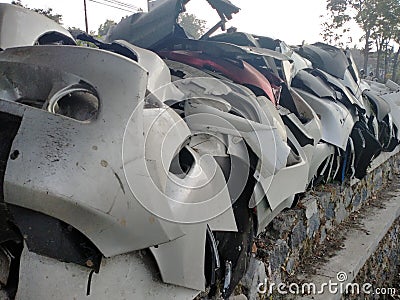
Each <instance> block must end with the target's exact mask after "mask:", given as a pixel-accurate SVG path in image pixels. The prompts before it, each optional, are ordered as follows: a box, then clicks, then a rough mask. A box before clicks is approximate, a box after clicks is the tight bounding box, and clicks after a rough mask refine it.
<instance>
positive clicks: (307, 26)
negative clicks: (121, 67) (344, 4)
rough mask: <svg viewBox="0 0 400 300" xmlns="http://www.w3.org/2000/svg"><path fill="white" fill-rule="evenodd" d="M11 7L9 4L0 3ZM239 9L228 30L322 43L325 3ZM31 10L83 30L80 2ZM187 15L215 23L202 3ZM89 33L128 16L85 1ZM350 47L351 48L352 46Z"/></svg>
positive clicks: (46, 3) (285, 0)
mask: <svg viewBox="0 0 400 300" xmlns="http://www.w3.org/2000/svg"><path fill="white" fill-rule="evenodd" d="M120 1H123V2H125V3H129V4H131V5H134V6H136V7H138V8H142V9H143V10H145V11H146V10H147V0H120ZM0 2H6V3H10V2H11V0H0ZM231 2H232V3H233V4H235V5H236V6H238V7H240V8H241V10H240V12H239V13H238V14H236V15H234V17H233V19H232V20H231V21H229V22H228V24H227V27H230V26H234V27H236V28H237V29H238V31H243V32H248V33H254V34H258V35H263V36H268V37H272V38H277V39H281V40H283V41H285V42H286V43H288V44H292V45H295V44H301V43H302V42H303V41H305V42H306V43H313V42H317V41H322V37H321V36H320V33H321V31H322V29H321V23H322V21H323V19H322V18H321V15H323V16H324V15H326V14H327V12H326V8H325V6H326V1H325V0H307V1H298V0H279V1H270V0H231ZM22 3H23V4H24V5H26V6H28V7H30V8H52V9H53V11H54V12H55V13H58V14H61V15H62V16H63V24H64V26H65V27H78V28H81V29H85V21H84V9H83V0H68V1H60V0H22ZM187 9H188V12H190V13H194V14H195V15H196V16H197V17H198V18H201V19H204V20H207V21H208V24H207V25H208V26H209V27H212V26H213V25H214V24H215V23H216V22H217V21H218V15H217V14H216V12H215V11H214V10H213V9H212V8H211V7H210V6H209V5H208V4H207V2H206V1H205V0H191V1H190V2H189V4H188V5H187ZM87 12H88V23H89V30H95V31H97V29H98V27H99V26H100V24H102V23H104V21H105V20H107V19H110V20H114V21H116V22H118V21H120V20H121V18H122V17H124V16H126V15H129V14H131V13H130V12H127V11H121V10H118V9H115V8H111V7H107V6H104V5H101V4H98V3H94V2H92V1H89V0H87ZM352 35H354V38H353V40H354V41H355V42H357V43H358V40H359V37H360V36H361V31H360V30H359V29H358V28H357V26H353V28H352ZM351 46H352V45H351Z"/></svg>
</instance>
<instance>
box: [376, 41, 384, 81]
mask: <svg viewBox="0 0 400 300" xmlns="http://www.w3.org/2000/svg"><path fill="white" fill-rule="evenodd" d="M382 45H383V43H379V41H378V40H376V48H377V57H376V68H375V77H376V78H377V79H378V80H379V79H380V76H379V75H380V74H379V70H380V64H381V54H382Z"/></svg>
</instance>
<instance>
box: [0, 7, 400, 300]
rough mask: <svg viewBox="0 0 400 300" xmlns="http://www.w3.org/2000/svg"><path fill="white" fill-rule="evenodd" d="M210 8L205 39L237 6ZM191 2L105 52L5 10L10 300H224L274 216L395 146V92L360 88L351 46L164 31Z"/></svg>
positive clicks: (117, 34) (129, 30) (4, 263)
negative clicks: (212, 15)
mask: <svg viewBox="0 0 400 300" xmlns="http://www.w3.org/2000/svg"><path fill="white" fill-rule="evenodd" d="M207 1H208V3H209V4H210V5H211V6H212V7H213V8H214V9H216V10H217V12H218V14H219V16H220V17H221V21H220V22H219V23H218V24H217V26H216V28H217V27H221V28H223V29H224V27H225V23H226V21H227V20H228V19H230V18H232V15H233V14H235V13H237V12H238V11H239V9H238V8H237V7H236V6H234V5H233V4H231V3H230V2H229V1H226V0H207ZM187 2H188V1H183V0H170V1H165V2H163V4H162V5H160V6H158V7H156V8H155V9H154V10H152V11H151V12H149V13H138V14H135V15H133V16H130V17H127V18H125V19H123V20H122V21H121V23H120V24H118V25H117V26H116V27H115V28H113V30H112V31H111V32H110V33H109V35H108V37H107V38H108V41H107V42H104V41H100V40H96V39H95V38H93V37H91V36H88V35H86V34H84V33H79V34H77V35H76V36H75V37H73V36H71V34H70V33H69V32H68V31H66V30H65V29H63V28H62V27H60V26H58V25H57V24H55V23H53V22H52V21H50V20H49V19H47V18H46V17H43V16H41V15H38V14H36V13H34V12H32V11H29V10H26V9H24V8H20V7H16V6H13V5H9V4H0V48H1V51H0V70H1V72H0V215H1V216H0V262H1V263H0V284H1V287H2V288H1V289H0V291H4V292H5V293H6V294H7V295H8V296H9V297H10V298H14V297H17V298H19V299H27V298H37V299H52V298H54V297H57V298H58V299H70V298H71V296H72V297H75V298H76V299H84V298H86V297H94V298H95V299H108V298H113V299H120V298H132V297H134V298H135V299H136V298H138V299H139V298H157V297H163V298H172V297H175V298H177V299H180V298H181V299H190V298H193V297H195V296H196V295H197V294H198V293H199V292H200V291H205V290H206V291H207V293H208V295H209V296H210V297H212V296H213V295H215V294H217V293H219V292H220V293H221V295H222V296H223V297H228V296H229V295H230V294H231V293H232V292H233V289H234V288H235V286H236V285H237V283H238V282H239V280H240V279H241V277H242V276H243V274H244V273H245V271H246V266H247V265H248V261H249V258H250V256H251V248H252V244H253V238H254V237H255V236H257V235H258V234H259V233H260V232H262V231H263V230H264V229H265V228H266V226H267V225H268V224H269V223H270V222H271V220H272V219H273V218H274V217H275V216H276V215H277V214H279V212H281V211H282V210H283V209H290V207H292V206H293V205H294V204H295V203H296V200H297V199H298V197H299V196H300V195H301V194H302V193H304V192H305V191H307V189H309V188H312V187H313V186H316V185H318V184H320V183H323V182H332V181H333V182H338V183H343V182H347V181H349V180H351V179H361V178H363V177H364V176H365V175H366V173H367V170H368V166H369V165H370V163H371V162H372V161H373V160H374V159H375V158H376V157H377V156H378V155H379V154H380V153H381V152H392V151H394V150H395V148H396V147H397V145H398V144H399V140H398V128H400V106H399V105H398V102H399V101H400V94H399V92H400V87H399V86H398V85H397V84H395V83H393V82H389V83H388V84H386V85H383V84H379V83H376V82H367V81H364V80H361V79H360V77H359V75H358V70H357V67H356V65H355V63H354V61H353V59H352V56H351V53H350V51H349V50H346V51H344V50H341V49H338V48H335V47H332V46H329V45H326V44H322V43H316V44H313V45H302V46H298V47H289V46H288V45H286V44H285V43H284V42H282V41H280V40H275V39H271V38H268V37H263V36H257V35H252V34H247V33H242V32H237V31H228V32H226V33H221V34H218V35H212V34H211V33H212V32H210V33H207V34H205V35H204V36H203V37H202V38H201V39H200V40H194V39H191V38H189V37H188V36H187V35H186V34H185V32H184V30H183V29H182V28H181V27H180V26H179V25H178V24H177V23H176V20H177V17H178V15H179V14H180V13H181V12H182V11H183V10H184V5H185V4H186V3H187ZM77 39H80V40H82V41H83V43H91V45H92V47H87V46H77V44H76V40H77ZM81 43H82V42H81Z"/></svg>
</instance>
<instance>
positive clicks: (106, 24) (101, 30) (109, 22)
mask: <svg viewBox="0 0 400 300" xmlns="http://www.w3.org/2000/svg"><path fill="white" fill-rule="evenodd" d="M114 25H117V23H116V22H114V21H113V20H108V19H107V20H106V21H105V22H104V23H103V24H101V25H100V26H99V29H98V35H99V36H105V35H107V33H108V31H109V30H110V28H111V27H112V26H114Z"/></svg>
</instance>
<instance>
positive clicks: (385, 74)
mask: <svg viewBox="0 0 400 300" xmlns="http://www.w3.org/2000/svg"><path fill="white" fill-rule="evenodd" d="M390 56H391V53H390V52H389V43H388V42H386V44H385V72H384V77H383V81H384V82H385V81H386V79H387V74H388V71H389V58H390Z"/></svg>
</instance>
